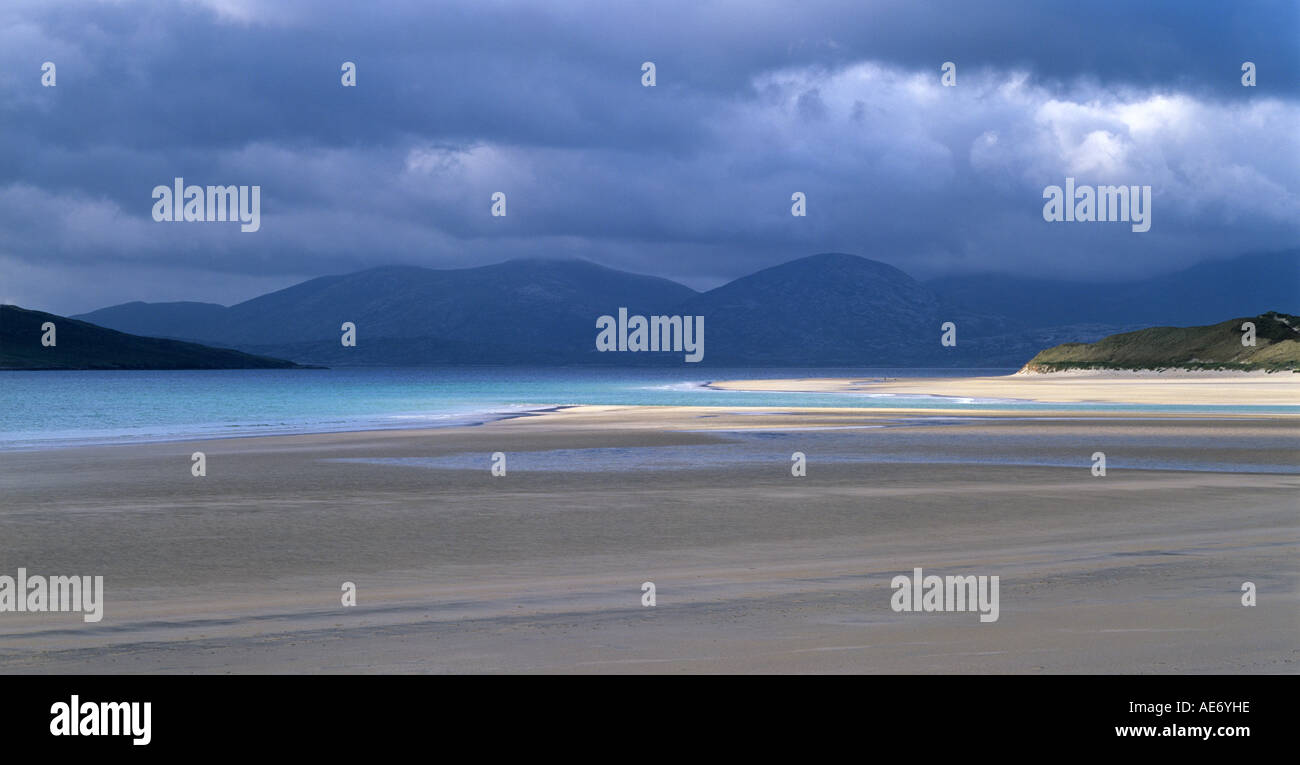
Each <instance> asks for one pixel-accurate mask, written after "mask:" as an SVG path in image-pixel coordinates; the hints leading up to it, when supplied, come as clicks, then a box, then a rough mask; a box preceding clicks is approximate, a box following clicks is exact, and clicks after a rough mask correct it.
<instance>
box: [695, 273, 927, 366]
mask: <svg viewBox="0 0 1300 765" xmlns="http://www.w3.org/2000/svg"><path fill="white" fill-rule="evenodd" d="M675 312H676V313H681V314H689V315H698V316H704V317H705V328H706V331H705V344H706V348H707V353H706V358H707V359H708V360H710V361H712V362H715V363H718V364H759V365H762V364H779V365H784V364H788V365H793V366H799V365H805V364H807V365H826V366H835V365H841V364H845V365H852V364H863V363H873V362H874V363H876V364H879V365H882V366H894V365H902V364H906V363H913V362H923V361H925V360H928V359H930V358H933V357H934V355H935V353H934V352H935V350H936V349H937V348H938V337H939V325H940V323H941V318H940V313H939V306H938V301H937V300H936V299H935V296H934V294H933V293H931V292H930V291H929V290H927V289H925V288H924V287H922V286H921V285H920V284H918V283H917V281H916V280H915V279H913V278H912V277H910V276H908V275H907V274H905V273H903V272H902V271H900V270H898V269H897V268H894V267H893V266H890V265H886V264H884V263H880V262H878V261H874V260H868V259H866V258H861V257H858V256H856V255H845V254H840V253H827V254H821V255H812V256H809V257H806V258H800V259H798V260H794V261H791V262H789V263H783V264H781V265H779V266H774V267H772V268H765V269H763V270H762V271H759V272H757V273H754V274H751V275H749V276H745V277H742V278H740V279H737V280H735V281H733V282H730V283H728V284H725V285H723V286H721V287H718V288H717V289H714V290H710V291H709V292H706V293H704V294H702V295H698V296H696V297H694V298H691V299H690V300H687V301H685V302H684V303H682V304H681V305H680V306H678V308H677V309H676V310H675Z"/></svg>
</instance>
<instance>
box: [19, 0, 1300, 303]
mask: <svg viewBox="0 0 1300 765" xmlns="http://www.w3.org/2000/svg"><path fill="white" fill-rule="evenodd" d="M985 6H987V7H985ZM1298 18H1300V17H1298V15H1297V6H1296V4H1294V3H1290V2H1275V3H1267V2H1266V3H1250V4H1244V3H1217V2H1215V3H1187V2H1167V3H1144V4H1142V6H1141V7H1134V6H1133V4H1131V3H1128V2H1101V3H1091V4H1087V5H1081V4H1078V3H996V4H982V5H981V6H980V7H976V6H974V5H972V4H970V3H967V2H941V3H925V4H922V3H914V2H901V1H900V2H882V3H863V2H844V3H826V2H812V3H753V2H744V3H742V2H733V3H699V2H677V3H653V4H646V3H627V4H616V3H609V2H590V3H562V2H560V3H544V4H542V3H488V2H479V1H467V2H452V3H445V2H439V3H384V4H371V3H355V2H346V3H345V2H305V1H304V2H287V3H259V2H251V1H248V2H245V1H244V0H211V1H209V2H164V3H152V2H150V3H146V2H121V3H100V2H72V3H63V4H49V3H26V2H19V3H17V4H13V5H8V6H6V7H5V8H4V9H0V22H3V23H2V24H0V30H2V31H0V130H2V131H3V139H4V140H3V145H2V146H0V277H3V278H0V300H3V299H7V300H13V301H15V302H20V303H21V302H26V303H29V304H34V305H35V307H47V308H52V309H56V310H65V311H67V310H83V309H89V308H93V307H97V306H98V305H100V304H106V303H111V302H117V301H120V300H125V299H146V300H167V299H183V298H184V299H213V300H219V301H223V302H228V301H231V300H236V299H240V298H243V297H249V296H252V295H253V294H256V292H258V291H261V290H263V289H268V288H270V287H273V286H280V285H284V284H288V283H291V282H293V281H295V280H297V279H300V278H305V277H310V276H315V275H319V274H323V273H331V272H340V271H347V270H353V269H357V268H363V267H366V266H370V265H379V264H383V263H391V262H408V263H419V264H423V265H431V266H461V265H474V264H479V263H485V262H494V261H498V260H501V259H504V258H508V257H525V256H550V257H563V256H577V257H586V258H590V259H593V260H597V261H599V262H603V263H606V264H608V265H611V266H615V267H620V268H628V269H632V270H640V271H644V272H648V273H655V274H661V275H665V276H669V277H673V278H679V279H682V280H684V281H687V282H688V283H691V284H693V285H695V286H710V285H711V284H714V283H717V282H719V281H721V280H724V279H727V278H733V277H735V276H739V275H742V274H745V273H748V272H751V271H753V270H756V269H757V268H761V267H764V266H767V265H772V264H775V263H777V262H781V261H784V260H789V259H791V258H794V257H799V256H801V255H805V254H810V253H812V252H818V251H827V250H841V251H849V252H856V253H860V254H863V255H867V256H869V257H876V258H880V259H882V260H886V261H889V262H891V263H893V264H895V265H898V266H900V267H902V268H904V269H905V270H907V271H909V272H912V273H915V274H917V275H927V274H934V273H942V272H945V271H949V270H954V269H955V270H964V271H971V270H1014V271H1019V272H1024V273H1034V274H1037V275H1046V276H1077V277H1088V278H1106V276H1107V275H1108V274H1109V275H1112V276H1114V275H1129V274H1131V273H1133V272H1150V271H1156V270H1168V269H1171V268H1176V267H1179V266H1185V265H1190V264H1191V262H1194V260H1196V259H1199V258H1203V257H1214V256H1224V255H1230V254H1236V253H1238V252H1242V251H1245V250H1248V249H1260V248H1269V247H1283V246H1289V245H1293V244H1294V243H1295V241H1296V238H1297V228H1296V223H1295V222H1296V220H1297V218H1300V215H1297V211H1298V210H1300V202H1298V201H1297V177H1298V176H1300V172H1298V165H1297V163H1298V160H1297V157H1296V155H1297V151H1296V149H1297V141H1296V138H1295V135H1294V124H1295V121H1296V116H1297V113H1298V111H1297V101H1296V97H1297V92H1298V91H1297V86H1298V84H1300V59H1298V58H1297V47H1298V46H1297V43H1296V39H1297V32H1300V21H1298ZM46 60H51V61H54V62H56V64H57V65H58V77H59V81H58V86H57V87H56V88H42V87H40V85H39V74H40V70H39V67H40V63H41V62H42V61H46ZM345 60H349V61H354V62H356V64H357V66H358V87H356V88H342V87H340V84H339V75H340V72H339V66H340V64H341V63H342V62H343V61H345ZM646 60H650V61H654V62H655V64H656V66H657V76H658V85H657V87H655V88H643V87H641V86H640V77H641V62H642V61H646ZM1246 60H1250V61H1253V62H1255V63H1256V65H1257V66H1258V69H1259V75H1258V77H1259V80H1258V81H1259V86H1258V87H1256V88H1244V87H1242V86H1241V83H1240V66H1241V62H1242V61H1246ZM944 61H954V62H956V63H957V65H958V86H957V87H956V88H941V87H940V86H939V85H938V78H939V66H940V64H941V63H942V62H944ZM1288 126H1289V127H1288ZM1067 174H1072V175H1078V176H1079V177H1080V178H1081V181H1080V182H1084V181H1083V180H1082V179H1084V178H1090V179H1091V182H1106V183H1109V182H1119V183H1139V184H1150V185H1152V186H1153V187H1154V193H1155V195H1156V200H1157V201H1156V210H1155V225H1154V226H1153V229H1152V231H1151V232H1150V233H1148V234H1143V235H1140V236H1134V235H1132V234H1131V233H1125V231H1121V230H1119V229H1117V228H1109V229H1107V228H1088V227H1078V226H1053V225H1049V224H1045V223H1044V222H1043V221H1042V219H1041V216H1040V215H1039V211H1040V210H1041V204H1042V202H1041V197H1040V192H1041V190H1042V188H1043V186H1044V185H1046V184H1049V183H1061V182H1062V180H1063V178H1064V177H1065V176H1066V175H1067ZM177 175H181V176H184V177H185V178H186V181H187V182H190V183H198V184H209V183H222V184H225V183H240V184H260V185H261V186H262V188H263V200H262V209H263V219H264V225H263V229H262V231H260V232H258V233H257V234H254V235H247V234H240V233H239V232H238V228H237V227H226V226H222V225H216V224H213V225H207V224H192V225H168V224H157V223H154V222H153V221H152V220H151V219H150V217H149V211H150V209H151V206H152V200H151V199H150V196H149V193H150V190H151V189H152V188H153V187H154V186H155V185H158V184H169V183H170V181H171V179H172V178H173V177H174V176H177ZM496 190H503V191H506V192H507V194H508V197H509V215H508V216H507V217H506V218H504V219H500V218H495V219H494V218H491V217H490V216H489V215H488V206H489V202H488V199H489V196H490V194H491V193H492V192H493V191H496ZM795 190H799V191H803V192H805V193H806V194H807V196H808V199H809V212H810V214H809V217H808V218H806V219H792V218H791V216H790V215H789V205H790V201H789V200H790V194H791V192H792V191H795Z"/></svg>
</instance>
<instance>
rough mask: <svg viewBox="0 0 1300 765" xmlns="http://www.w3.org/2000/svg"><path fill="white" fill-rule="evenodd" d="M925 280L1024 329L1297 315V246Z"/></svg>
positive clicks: (954, 303)
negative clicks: (1119, 269)
mask: <svg viewBox="0 0 1300 765" xmlns="http://www.w3.org/2000/svg"><path fill="white" fill-rule="evenodd" d="M924 285H925V286H926V287H927V288H929V289H930V290H932V291H933V292H934V293H935V294H936V295H937V296H938V297H939V299H940V300H942V301H943V302H944V303H945V305H948V306H950V307H951V308H953V309H959V310H965V311H970V312H973V313H979V314H991V315H997V316H1002V317H1005V318H1006V319H1008V320H1009V321H1011V322H1013V323H1014V324H1016V325H1018V326H1021V327H1026V328H1029V327H1049V326H1063V325H1070V324H1087V323H1095V324H1110V325H1132V326H1146V327H1149V326H1152V325H1155V324H1174V325H1182V326H1188V325H1192V324H1209V323H1211V322H1214V321H1217V320H1218V319H1219V318H1220V317H1223V316H1252V315H1255V314H1258V313H1260V312H1262V311H1265V310H1268V309H1279V310H1283V311H1296V312H1300V250H1292V251H1289V252H1279V253H1266V254H1253V255H1243V256H1240V257H1237V258H1230V259H1227V260H1219V261H1212V262H1208V263H1200V264H1197V265H1195V266H1192V267H1190V268H1187V269H1184V270H1182V271H1178V272H1176V273H1173V274H1166V275H1163V276H1157V277H1151V278H1148V279H1138V280H1132V281H1121V282H1114V281H1111V282H1093V283H1090V282H1080V281H1077V280H1071V281H1058V280H1050V279H1026V278H1022V277H1017V276H1011V275H1008V274H982V275H981V274H971V275H962V276H949V277H943V278H940V279H931V280H929V281H927V282H924Z"/></svg>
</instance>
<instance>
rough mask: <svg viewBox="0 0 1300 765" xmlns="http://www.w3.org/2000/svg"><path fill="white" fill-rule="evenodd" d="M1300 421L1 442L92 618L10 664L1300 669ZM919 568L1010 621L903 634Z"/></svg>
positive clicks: (42, 534)
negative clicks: (895, 581) (91, 596)
mask: <svg viewBox="0 0 1300 765" xmlns="http://www.w3.org/2000/svg"><path fill="white" fill-rule="evenodd" d="M781 382H784V381H781ZM774 384H779V383H774ZM957 384H958V383H956V382H955V381H935V382H933V383H931V382H923V383H917V382H915V381H900V382H898V383H888V384H887V385H893V386H896V387H897V388H900V389H901V388H904V387H908V386H919V387H921V388H924V389H926V390H931V391H933V390H937V389H938V388H935V387H931V386H942V385H949V386H952V385H957ZM977 384H978V383H977ZM1024 384H1026V385H1030V384H1034V383H1029V382H1026V383H1024ZM1087 384H1089V385H1095V383H1087ZM1263 384H1264V385H1275V384H1276V383H1274V382H1272V381H1266V382H1265V383H1263ZM1234 385H1235V383H1234ZM1053 390H1059V389H1057V388H1054V389H1053ZM1126 390H1127V389H1126ZM945 395H946V394H945ZM1051 395H1055V394H1051ZM1116 395H1118V394H1116ZM1188 395H1191V394H1188ZM1207 395H1209V394H1207ZM1233 395H1234V396H1235V395H1238V394H1233ZM1242 395H1244V394H1242ZM1251 395H1254V394H1253V393H1252V394H1251ZM1279 395H1281V394H1280V393H1279ZM1101 400H1104V399H1101ZM1298 425H1300V422H1297V420H1296V419H1295V418H1294V417H1291V416H1285V415H1282V416H1259V415H1252V416H1214V417H1193V416H1156V415H1143V416H1141V417H1137V416H1129V415H1097V416H1088V417H1080V416H1078V415H1077V413H1076V414H1069V413H1061V414H1059V415H1052V414H1051V413H1045V414H1041V415H1040V414H1038V413H1036V414H1035V419H1032V420H1027V419H1023V418H1018V417H1012V416H1005V415H1004V414H1003V413H996V412H995V413H986V412H981V413H980V414H979V416H970V417H967V416H961V417H952V416H951V413H947V414H943V415H936V413H935V412H926V411H895V410H869V411H863V410H828V409H782V410H780V411H766V410H747V409H723V408H705V407H693V408H687V407H575V408H569V409H563V410H559V411H555V412H550V413H545V414H541V415H537V416H529V417H520V418H515V419H509V420H502V421H498V422H494V423H490V424H487V425H482V426H478V427H458V428H441V429H427V430H400V431H384V432H364V433H337V434H324V435H302V436H278V437H260V438H242V439H223V440H210V441H190V442H175V443H154V444H137V445H126V446H110V447H86V448H67V449H57V450H48V451H33V452H9V453H3V454H0V492H2V493H3V496H4V502H3V503H0V529H3V534H2V535H0V561H3V566H0V569H2V570H0V573H7V574H9V575H11V576H12V575H13V573H14V570H16V569H17V568H18V567H19V566H23V567H25V568H26V569H27V570H28V571H31V572H35V573H46V574H98V575H103V576H104V578H105V599H106V605H105V611H104V613H105V615H104V618H103V621H102V622H99V623H97V624H86V623H83V621H82V620H81V618H80V615H79V614H30V613H25V614H14V613H6V614H0V672H4V673H52V672H92V673H101V672H102V673H133V672H144V673H156V672H163V673H193V672H200V673H226V672H235V673H243V672H277V673H279V672H285V673H298V672H349V673H351V672H398V673H407V672H418V673H425V672H429V673H460V672H527V673H555V672H563V673H602V672H629V673H640V672H656V673H662V672H668V673H680V672H704V673H712V672H860V673H892V672H909V673H910V672H920V673H949V672H974V673H981V672H1013V673H1060V672H1065V673H1075V672H1091V673H1116V672H1118V673H1163V672H1210V673H1224V672H1226V673H1294V672H1296V671H1297V668H1298V667H1300V664H1298V663H1297V659H1300V644H1298V643H1297V638H1296V635H1297V634H1300V633H1297V628H1300V556H1297V552H1298V551H1300V505H1298V503H1297V497H1298V496H1300V494H1297V489H1300V475H1297V473H1296V471H1297V468H1298V467H1300V449H1297V447H1300V428H1298V427H1297V426H1298ZM195 451H203V452H205V454H206V455H207V461H208V474H207V476H206V477H202V478H196V477H193V476H191V474H190V455H191V453H192V452H195ZM794 451H802V452H804V453H805V454H806V456H807V465H808V467H807V475H806V476H804V477H795V476H792V475H791V469H790V466H791V461H790V455H791V453H792V452H794ZM1096 451H1104V452H1106V453H1107V454H1108V458H1109V459H1110V464H1111V467H1110V469H1109V470H1108V472H1107V474H1106V475H1105V476H1104V477H1097V476H1094V475H1093V474H1092V473H1091V471H1090V467H1091V464H1092V463H1091V461H1090V457H1091V455H1092V454H1093V453H1094V452H1096ZM494 452H503V453H505V454H506V455H507V460H508V462H507V474H506V475H505V476H501V477H494V476H493V475H492V474H491V472H490V470H489V468H490V465H491V455H492V454H493V453H494ZM1288 471H1289V472H1288ZM915 567H921V568H923V569H925V571H926V572H927V573H935V574H940V575H943V574H950V575H960V574H987V575H997V576H999V577H1000V579H1001V590H1000V593H1001V594H1000V600H1001V605H1000V618H999V619H998V621H996V622H993V623H981V622H980V621H979V619H978V615H977V614H975V613H968V612H967V613H900V612H895V611H894V610H892V609H891V607H890V597H891V594H892V592H893V591H892V590H891V588H890V581H891V578H892V577H894V576H895V575H898V574H909V573H911V571H912V570H913V568H915ZM344 582H354V583H355V584H356V586H357V605H356V606H355V607H349V608H345V607H343V606H342V605H341V602H340V589H341V586H342V584H343V583H344ZM644 582H654V584H655V587H656V597H657V602H656V605H655V606H654V607H644V606H643V605H642V603H641V598H642V584H643V583H644ZM1243 582H1253V583H1254V585H1255V586H1256V587H1257V588H1258V605H1257V606H1254V607H1244V606H1243V605H1242V603H1241V597H1242V592H1241V587H1242V583H1243Z"/></svg>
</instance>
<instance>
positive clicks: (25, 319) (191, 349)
mask: <svg viewBox="0 0 1300 765" xmlns="http://www.w3.org/2000/svg"><path fill="white" fill-rule="evenodd" d="M47 322H48V323H51V324H53V325H54V341H55V342H54V345H52V346H48V347H47V346H46V345H44V344H43V343H42V342H41V340H42V337H43V336H45V334H46V331H45V329H44V328H43V325H45V324H46V323H47ZM297 366H298V365H297V364H295V363H293V362H292V361H284V360H282V359H273V358H268V357H266V356H254V355H251V354H248V353H241V352H239V351H233V350H229V349H226V348H210V347H208V346H206V345H199V344H197V343H183V342H180V341H179V340H163V339H161V338H156V337H140V336H139V335H128V334H126V333H124V332H117V331H115V330H111V329H105V328H103V327H99V326H96V325H94V324H88V323H86V322H84V321H77V320H76V319H68V318H64V317H62V316H56V315H54V314H52V313H43V312H41V311H29V310H27V309H25V308H19V307H18V306H14V305H0V369H289V368H293V367H297Z"/></svg>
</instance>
